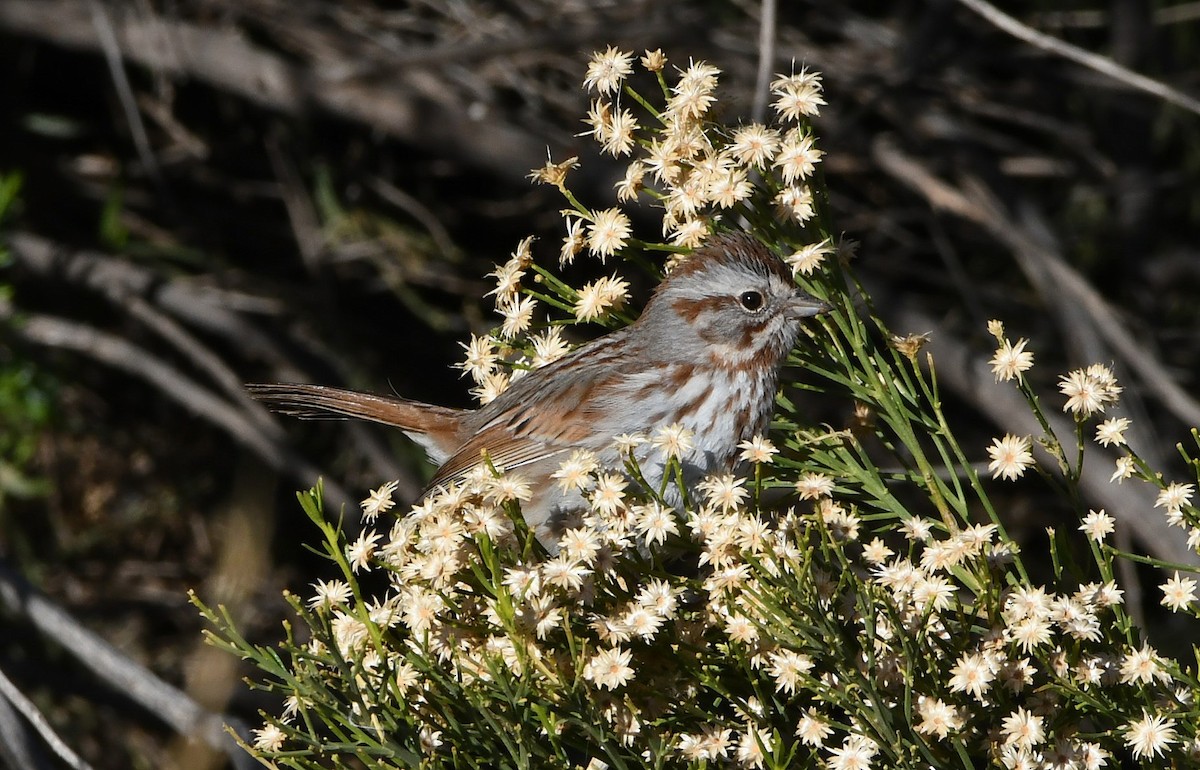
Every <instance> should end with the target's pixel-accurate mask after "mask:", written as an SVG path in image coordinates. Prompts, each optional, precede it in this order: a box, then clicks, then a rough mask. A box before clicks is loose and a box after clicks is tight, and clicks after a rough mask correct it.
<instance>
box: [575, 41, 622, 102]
mask: <svg viewBox="0 0 1200 770" xmlns="http://www.w3.org/2000/svg"><path fill="white" fill-rule="evenodd" d="M632 72H633V54H631V53H626V52H624V51H618V50H617V49H616V48H614V47H612V46H611V45H610V46H609V47H608V48H606V49H605V50H604V52H603V53H600V52H596V53H593V54H592V60H591V61H590V62H588V67H587V73H586V75H585V77H584V79H583V87H584V88H586V89H588V90H589V91H590V90H592V89H595V90H596V91H597V92H599V93H601V94H610V93H613V92H614V91H616V90H618V89H619V88H620V87H621V81H622V80H624V79H625V78H627V77H629V75H630V74H631V73H632Z"/></svg>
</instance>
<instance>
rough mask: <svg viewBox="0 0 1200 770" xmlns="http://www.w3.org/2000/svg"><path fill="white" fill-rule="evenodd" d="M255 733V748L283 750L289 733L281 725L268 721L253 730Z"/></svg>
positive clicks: (260, 749)
mask: <svg viewBox="0 0 1200 770" xmlns="http://www.w3.org/2000/svg"><path fill="white" fill-rule="evenodd" d="M251 732H252V733H253V734H254V748H256V749H258V750H259V751H282V750H283V742H284V741H285V740H287V733H285V732H284V731H283V730H282V729H280V727H279V725H276V724H272V723H267V724H265V725H263V726H262V727H261V728H256V729H254V730H252V731H251Z"/></svg>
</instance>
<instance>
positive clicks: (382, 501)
mask: <svg viewBox="0 0 1200 770" xmlns="http://www.w3.org/2000/svg"><path fill="white" fill-rule="evenodd" d="M399 485H400V482H398V481H389V482H388V483H386V484H384V485H383V486H381V487H379V488H378V489H375V490H374V491H372V492H371V494H370V495H368V496H367V499H366V500H363V501H362V503H360V505H361V506H362V514H363V519H364V520H365V521H374V520H375V519H376V518H377V517H378V516H379V514H381V513H385V512H387V511H390V510H391V509H392V508H393V507H394V506H395V505H396V502H395V501H394V500H392V493H393V492H395V491H396V487H398V486H399Z"/></svg>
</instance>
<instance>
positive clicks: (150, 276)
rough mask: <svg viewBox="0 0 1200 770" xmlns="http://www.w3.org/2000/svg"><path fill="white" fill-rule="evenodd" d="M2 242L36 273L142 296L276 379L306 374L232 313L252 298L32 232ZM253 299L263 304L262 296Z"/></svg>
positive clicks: (111, 294) (113, 293)
mask: <svg viewBox="0 0 1200 770" xmlns="http://www.w3.org/2000/svg"><path fill="white" fill-rule="evenodd" d="M4 240H5V243H6V245H7V246H8V248H9V251H10V254H11V255H12V256H13V258H14V259H15V260H16V262H17V263H19V264H20V265H21V266H22V267H24V268H26V269H28V270H30V271H32V272H33V273H35V274H37V275H40V276H42V277H45V278H63V279H66V280H67V281H69V282H71V283H75V284H78V285H81V286H84V287H86V288H88V289H90V290H91V291H95V292H98V293H100V294H102V295H103V296H105V297H108V298H109V299H110V300H111V301H113V302H122V301H125V298H128V297H140V298H143V299H145V300H146V301H147V302H150V303H153V304H154V305H155V306H157V307H161V308H163V309H165V310H167V311H168V312H170V313H171V315H173V316H175V317H177V318H181V319H183V320H185V321H187V322H188V323H189V324H191V325H193V326H196V327H199V328H201V329H205V330H207V331H210V332H212V333H214V334H218V335H220V336H222V337H224V338H225V339H228V340H233V341H236V342H237V344H238V348H239V349H240V350H241V351H242V352H243V353H244V354H246V355H247V356H249V357H251V358H258V359H261V360H263V361H265V362H266V363H267V364H268V365H270V366H271V367H272V368H273V369H274V370H275V374H276V376H278V377H280V378H281V379H286V380H302V379H304V378H305V373H304V372H303V371H302V370H300V369H298V368H296V367H295V365H293V364H292V363H291V361H290V360H289V358H288V356H287V355H286V354H285V353H284V352H283V351H282V350H281V349H280V348H279V346H278V345H276V344H275V343H274V341H272V340H271V338H270V337H268V336H267V335H265V334H263V333H262V331H260V330H259V329H257V328H256V327H255V326H254V325H253V324H250V323H247V322H246V320H245V319H244V318H242V317H241V316H240V315H239V314H238V313H236V312H233V310H232V306H235V305H239V304H249V303H250V302H251V299H246V298H239V297H236V296H231V295H230V294H228V293H223V292H220V291H217V290H215V289H208V288H206V287H198V286H195V285H193V283H192V282H190V281H187V280H182V279H174V280H173V279H171V278H169V277H165V276H163V275H161V274H159V273H156V272H154V271H151V270H148V269H146V268H145V267H142V266H139V265H137V264H135V263H133V262H130V261H129V260H122V259H117V258H116V257H111V256H109V255H107V254H100V253H98V252H91V251H73V250H69V249H65V248H63V247H61V246H59V245H58V244H56V243H54V242H53V241H49V240H46V239H45V238H42V237H40V236H37V235H33V234H32V233H24V232H15V233H10V234H8V235H7V236H6V237H5V238H4ZM252 300H253V302H255V303H257V304H259V305H262V300H261V299H259V298H252Z"/></svg>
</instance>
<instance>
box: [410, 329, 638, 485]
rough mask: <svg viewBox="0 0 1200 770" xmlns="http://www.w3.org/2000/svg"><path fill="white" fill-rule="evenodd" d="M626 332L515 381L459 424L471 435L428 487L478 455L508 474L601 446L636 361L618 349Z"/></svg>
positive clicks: (455, 474) (611, 431)
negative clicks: (584, 449) (624, 380)
mask: <svg viewBox="0 0 1200 770" xmlns="http://www.w3.org/2000/svg"><path fill="white" fill-rule="evenodd" d="M625 332H626V330H621V331H618V332H614V333H612V334H609V335H607V336H605V337H601V338H600V339H598V340H595V341H594V342H592V343H589V344H588V345H584V346H583V347H582V348H579V349H578V350H576V351H574V352H573V353H572V354H571V355H569V356H567V357H565V358H562V359H559V360H558V361H555V362H554V363H552V364H549V365H547V366H545V367H543V368H541V369H538V370H535V371H533V372H530V373H529V374H527V375H525V376H524V377H522V378H520V379H518V380H517V381H515V382H514V383H513V384H512V385H511V386H510V387H509V389H508V390H506V391H505V392H504V393H502V394H501V395H500V396H499V397H498V398H497V399H496V400H495V401H493V402H492V403H490V404H487V405H485V406H484V407H483V408H481V409H480V410H479V411H478V412H477V413H475V415H474V416H473V418H472V420H471V423H472V424H470V425H467V426H464V427H466V428H467V429H468V432H470V434H471V436H470V438H468V439H467V441H466V442H465V443H464V444H463V445H462V447H461V448H459V450H458V451H457V452H455V453H454V454H453V455H452V456H451V457H450V458H449V459H448V460H446V462H445V463H444V464H443V465H442V466H441V467H440V468H439V469H438V472H437V474H436V475H435V476H434V478H433V480H432V481H431V482H430V485H431V486H437V485H438V484H445V483H447V482H449V481H453V480H454V479H457V478H460V477H461V476H462V475H463V474H464V473H466V472H467V471H469V470H470V469H471V468H474V467H475V466H476V465H478V464H479V463H480V461H481V459H482V454H483V452H485V451H486V452H487V454H488V457H489V458H491V461H492V463H493V464H495V465H496V466H497V467H499V468H503V469H505V470H508V471H515V470H518V469H520V468H522V467H525V466H529V465H532V464H534V463H538V462H540V461H542V460H547V459H550V458H553V457H558V456H561V457H562V459H566V456H567V454H568V453H569V452H570V451H571V450H574V449H580V448H586V449H591V450H593V451H599V449H601V448H603V447H605V446H607V445H608V443H609V440H610V439H611V437H612V436H613V435H615V434H616V433H620V432H622V431H621V429H620V428H619V427H618V423H619V422H620V420H619V419H614V415H619V413H620V404H619V403H614V399H616V398H619V394H618V393H617V391H618V390H619V389H620V387H621V383H622V381H623V379H624V378H627V377H629V376H630V373H631V371H632V369H633V367H635V366H636V363H635V361H633V360H631V358H633V357H631V356H628V355H626V353H627V352H628V351H627V347H626V346H625V345H624V344H623V343H622V340H623V339H624V338H625V336H626V334H625Z"/></svg>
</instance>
